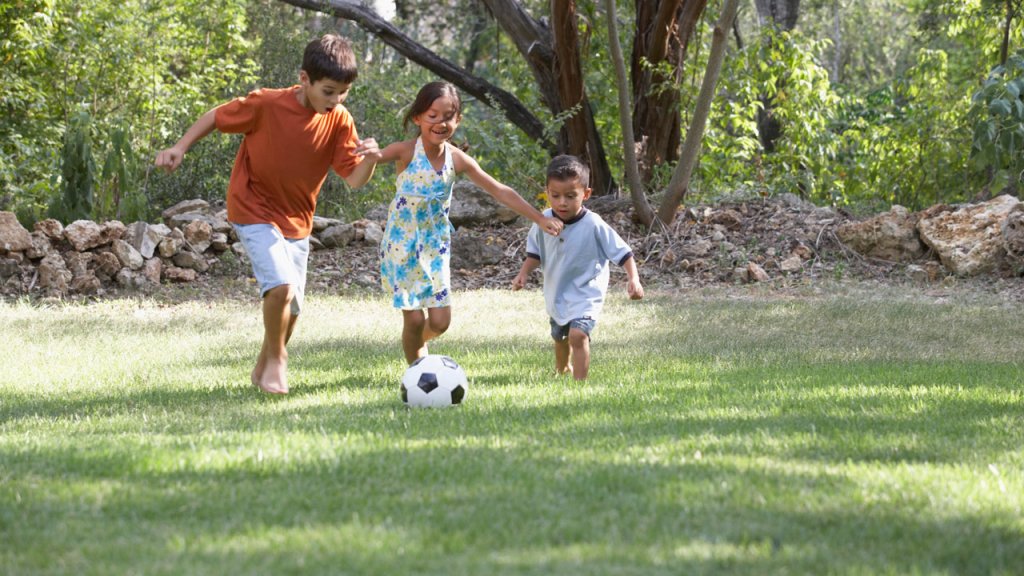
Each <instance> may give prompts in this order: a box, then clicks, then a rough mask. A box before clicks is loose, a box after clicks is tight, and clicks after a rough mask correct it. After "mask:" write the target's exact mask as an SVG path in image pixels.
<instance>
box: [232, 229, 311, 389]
mask: <svg viewBox="0 0 1024 576" xmlns="http://www.w3.org/2000/svg"><path fill="white" fill-rule="evenodd" d="M234 226H235V230H236V231H237V232H238V237H239V239H240V240H241V241H242V244H243V245H244V246H245V250H246V253H247V254H248V255H249V259H250V261H251V262H252V268H253V274H254V275H255V276H256V280H257V281H258V282H259V284H260V290H261V294H262V295H263V345H262V347H261V348H260V353H259V356H257V358H256V365H255V367H253V370H252V373H251V374H250V376H249V377H250V380H251V381H252V383H253V384H254V385H256V386H259V388H260V389H262V390H263V391H264V392H269V393H271V394H287V393H288V382H287V374H286V370H287V364H288V353H287V351H286V349H285V346H286V345H287V343H288V340H289V339H290V338H291V335H292V333H293V331H294V330H295V323H296V322H297V320H298V315H299V311H300V309H301V305H302V300H303V293H304V292H305V284H306V265H307V262H308V258H309V238H308V237H306V238H300V239H290V238H285V237H284V236H282V235H281V232H280V231H279V230H278V229H277V228H276V227H275V226H273V225H271V224H235V225H234Z"/></svg>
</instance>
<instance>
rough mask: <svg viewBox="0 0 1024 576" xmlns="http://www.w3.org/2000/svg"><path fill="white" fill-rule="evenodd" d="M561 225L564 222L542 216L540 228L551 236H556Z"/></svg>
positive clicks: (560, 231) (559, 232)
mask: <svg viewBox="0 0 1024 576" xmlns="http://www.w3.org/2000/svg"><path fill="white" fill-rule="evenodd" d="M563 226H564V224H563V223H562V221H561V220H559V219H558V218H544V223H543V224H542V225H541V229H542V230H544V231H545V232H547V233H548V234H550V235H552V236H558V235H559V234H561V233H562V227H563Z"/></svg>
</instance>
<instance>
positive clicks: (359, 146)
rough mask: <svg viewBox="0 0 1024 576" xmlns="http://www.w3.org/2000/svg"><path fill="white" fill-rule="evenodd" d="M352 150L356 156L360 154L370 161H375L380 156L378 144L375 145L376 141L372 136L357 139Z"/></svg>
mask: <svg viewBox="0 0 1024 576" xmlns="http://www.w3.org/2000/svg"><path fill="white" fill-rule="evenodd" d="M353 152H354V153H355V155H356V156H362V157H363V158H366V159H367V160H370V161H372V162H377V161H378V160H380V158H381V153H380V146H378V145H377V141H376V140H374V139H373V138H367V139H366V140H360V141H358V142H357V143H356V149H355V150H353Z"/></svg>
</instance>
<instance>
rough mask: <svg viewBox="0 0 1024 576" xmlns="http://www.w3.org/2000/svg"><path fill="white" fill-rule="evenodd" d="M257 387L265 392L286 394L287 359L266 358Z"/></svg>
mask: <svg viewBox="0 0 1024 576" xmlns="http://www.w3.org/2000/svg"><path fill="white" fill-rule="evenodd" d="M259 387H260V390H263V391H264V392H266V393H267V394H287V393H288V361H287V360H276V359H271V358H268V359H267V360H266V363H265V364H264V369H263V375H262V377H261V378H260V381H259Z"/></svg>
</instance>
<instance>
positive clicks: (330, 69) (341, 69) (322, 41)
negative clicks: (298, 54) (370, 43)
mask: <svg viewBox="0 0 1024 576" xmlns="http://www.w3.org/2000/svg"><path fill="white" fill-rule="evenodd" d="M302 69H303V70H305V71H306V76H309V81H310V83H312V82H316V81H318V80H321V79H323V78H330V79H331V80H334V81H335V82H341V83H342V84H351V83H352V82H353V81H354V80H355V79H356V76H357V75H358V73H359V70H358V68H356V55H355V53H354V52H353V51H352V44H351V43H349V41H348V39H346V38H342V37H341V36H337V35H334V34H324V35H323V36H322V37H320V38H318V39H316V40H313V41H312V42H310V43H309V44H307V45H306V51H305V52H304V53H303V54H302Z"/></svg>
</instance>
